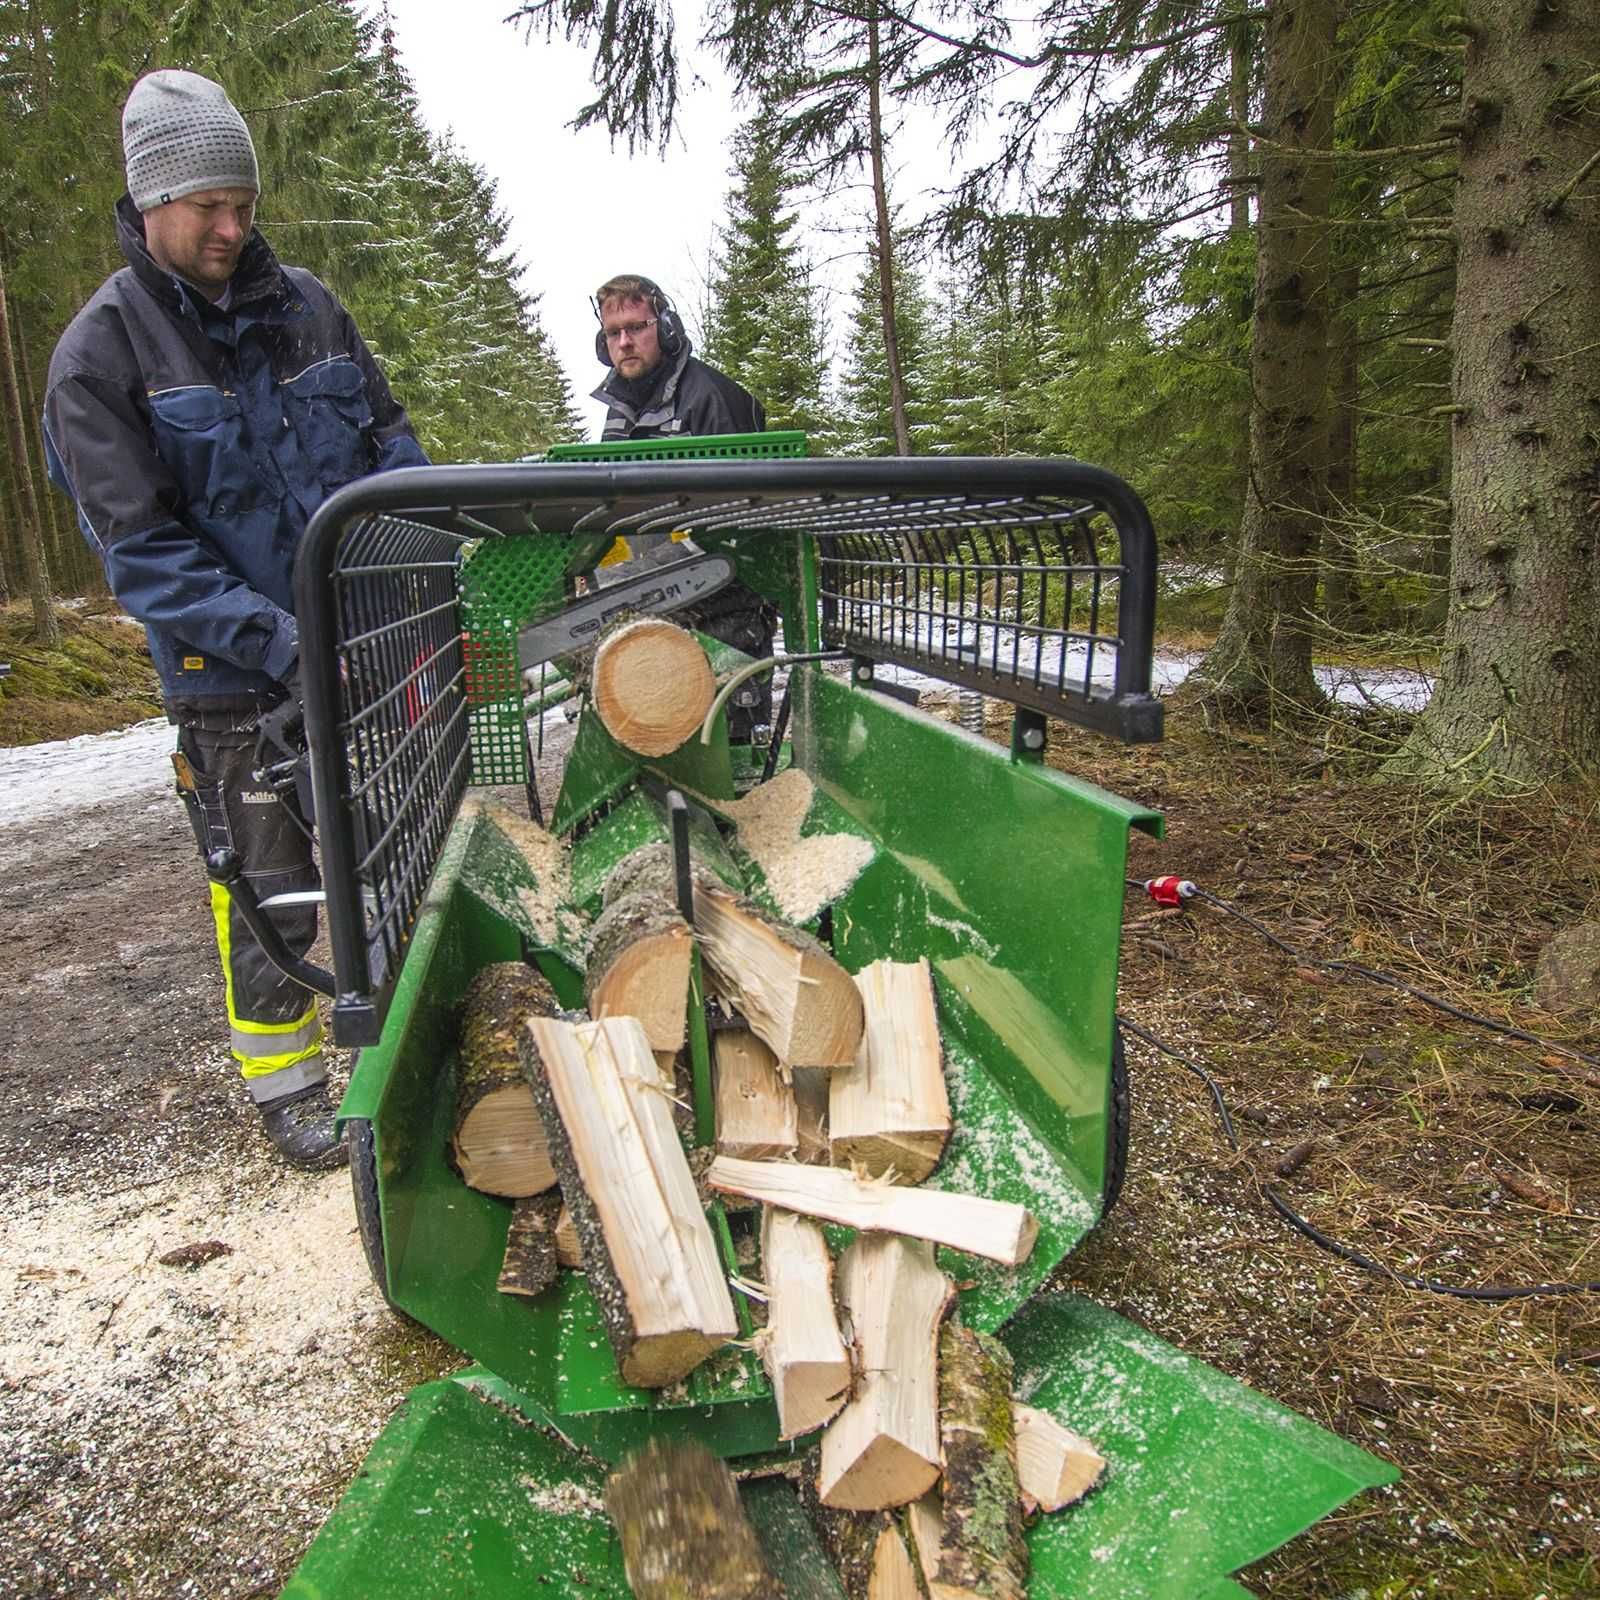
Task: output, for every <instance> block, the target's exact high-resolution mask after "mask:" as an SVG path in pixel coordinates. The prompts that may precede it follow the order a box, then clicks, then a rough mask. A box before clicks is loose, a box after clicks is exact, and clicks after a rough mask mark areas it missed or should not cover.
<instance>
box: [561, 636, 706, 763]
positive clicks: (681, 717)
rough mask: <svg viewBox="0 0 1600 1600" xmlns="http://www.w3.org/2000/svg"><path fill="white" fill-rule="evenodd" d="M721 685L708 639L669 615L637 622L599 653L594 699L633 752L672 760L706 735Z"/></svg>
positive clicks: (605, 639)
mask: <svg viewBox="0 0 1600 1600" xmlns="http://www.w3.org/2000/svg"><path fill="white" fill-rule="evenodd" d="M716 694H717V683H716V678H715V676H714V675H713V673H712V671H711V663H710V661H709V660H708V659H707V658H706V652H705V649H704V647H703V646H702V645H701V643H700V641H699V640H698V639H696V638H695V636H694V635H693V634H692V633H690V632H689V631H688V630H687V629H685V628H680V627H679V626H678V625H677V624H676V623H675V622H669V621H667V619H666V618H665V617H634V618H631V619H630V620H628V621H625V622H622V623H620V624H618V625H617V626H616V627H614V628H611V629H608V630H607V631H606V632H605V633H604V634H602V636H601V638H600V640H599V643H598V644H596V646H595V649H594V656H593V659H592V662H591V665H590V669H589V697H590V701H591V703H592V704H593V706H594V709H595V711H596V713H597V714H598V715H599V718H600V721H601V722H602V723H603V724H604V726H605V729H606V732H607V733H609V734H610V735H611V737H612V738H613V739H615V740H616V741H617V743H618V744H620V745H621V746H622V747H623V748H624V749H625V750H632V751H633V752H634V753H635V754H636V755H641V756H664V755H667V754H669V753H670V752H672V751H674V750H676V749H677V748H678V747H679V746H680V745H682V744H684V743H686V742H687V741H688V739H689V738H690V736H691V735H693V734H696V733H698V732H699V731H700V724H701V723H702V722H704V721H705V716H706V712H707V711H709V710H710V709H711V702H712V701H713V700H714V699H715V698H716Z"/></svg>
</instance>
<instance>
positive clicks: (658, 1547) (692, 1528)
mask: <svg viewBox="0 0 1600 1600" xmlns="http://www.w3.org/2000/svg"><path fill="white" fill-rule="evenodd" d="M606 1511H607V1513H608V1514H609V1515H610V1517H611V1520H612V1522H613V1523H614V1524H615V1526H616V1529H617V1534H618V1536H619V1538H620V1540H621V1543H622V1562H623V1570H624V1572H625V1573H626V1576H627V1580H628V1587H629V1588H630V1589H631V1590H632V1591H633V1594H634V1596H635V1597H636V1600H784V1596H785V1594H786V1590H785V1589H784V1586H783V1584H782V1582H781V1581H780V1580H779V1579H778V1577H777V1576H776V1574H775V1573H774V1572H773V1571H772V1569H771V1567H770V1566H769V1565H768V1563H767V1558H766V1555H765V1554H764V1553H763V1551H762V1548H761V1542H760V1540H759V1539H758V1538H757V1537H756V1531H755V1529H754V1528H753V1527H751V1525H750V1519H749V1518H748V1517H747V1516H746V1515H745V1510H744V1507H743V1506H742V1505H741V1504H740V1502H739V1490H738V1486H737V1485H736V1484H735V1483H734V1480H733V1474H732V1473H731V1472H730V1471H729V1470H728V1469H727V1467H726V1466H724V1465H723V1463H722V1462H720V1461H719V1460H717V1458H716V1457H715V1456H714V1455H712V1454H711V1452H710V1451H709V1450H707V1449H706V1447H705V1446H704V1445H701V1444H693V1443H671V1444H661V1443H657V1442H654V1441H652V1442H651V1443H650V1444H647V1445H646V1446H645V1447H644V1449H643V1450H642V1451H640V1452H639V1453H638V1454H637V1455H635V1456H633V1457H632V1458H631V1459H630V1460H629V1461H627V1462H626V1463H625V1464H624V1465H623V1466H622V1467H620V1468H618V1470H617V1471H615V1472H613V1473H612V1474H611V1476H610V1477H609V1478H607V1479H606Z"/></svg>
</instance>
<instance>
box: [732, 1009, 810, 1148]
mask: <svg viewBox="0 0 1600 1600" xmlns="http://www.w3.org/2000/svg"><path fill="white" fill-rule="evenodd" d="M711 1048H712V1053H713V1055H714V1056H715V1057H716V1066H717V1084H716V1088H717V1096H716V1098H717V1149H718V1150H719V1151H720V1152H721V1153H722V1154H723V1155H727V1156H743V1157H744V1158H745V1159H746V1160H749V1161H761V1160H764V1159H766V1158H767V1157H768V1156H792V1155H793V1154H794V1152H795V1148H796V1146H797V1145H798V1144H799V1141H800V1133H799V1111H798V1108H797V1107H796V1105H795V1098H794V1090H793V1089H791V1088H790V1087H789V1085H788V1084H786V1083H785V1082H784V1081H783V1076H782V1074H781V1073H780V1072H779V1070H778V1058H777V1057H776V1056H775V1055H773V1053H772V1052H771V1051H770V1050H769V1049H768V1048H767V1047H766V1045H765V1044H763V1043H762V1041H761V1040H760V1039H758V1038H757V1037H756V1036H755V1035H754V1034H753V1033H750V1032H747V1031H746V1030H745V1029H743V1028H724V1029H722V1030H720V1031H719V1032H718V1033H716V1034H714V1035H713V1036H712V1044H711Z"/></svg>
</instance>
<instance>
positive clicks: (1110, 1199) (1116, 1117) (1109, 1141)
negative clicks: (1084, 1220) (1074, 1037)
mask: <svg viewBox="0 0 1600 1600" xmlns="http://www.w3.org/2000/svg"><path fill="white" fill-rule="evenodd" d="M1107 1109H1108V1114H1107V1116H1106V1175H1105V1182H1104V1183H1103V1184H1102V1185H1101V1188H1100V1216H1101V1220H1102V1221H1103V1220H1104V1219H1105V1218H1106V1217H1108V1216H1110V1215H1111V1208H1112V1207H1113V1206H1114V1205H1115V1204H1116V1203H1117V1196H1118V1195H1120V1194H1121V1193H1122V1180H1123V1179H1124V1178H1125V1177H1127V1175H1128V1127H1129V1120H1130V1115H1131V1108H1130V1105H1129V1100H1128V1052H1127V1051H1126V1050H1125V1049H1123V1046H1122V1029H1121V1028H1119V1027H1116V1026H1115V1024H1113V1026H1112V1033H1111V1104H1110V1106H1109V1107H1108V1108H1107Z"/></svg>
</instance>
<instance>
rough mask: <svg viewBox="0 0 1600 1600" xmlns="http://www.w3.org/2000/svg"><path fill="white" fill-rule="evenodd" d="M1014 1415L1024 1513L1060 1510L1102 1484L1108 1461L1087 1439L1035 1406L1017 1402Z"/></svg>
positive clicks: (1019, 1480)
mask: <svg viewBox="0 0 1600 1600" xmlns="http://www.w3.org/2000/svg"><path fill="white" fill-rule="evenodd" d="M1011 1415H1012V1418H1013V1420H1014V1422H1015V1424H1016V1430H1017V1481H1018V1483H1019V1485H1020V1487H1021V1490H1022V1505H1023V1509H1024V1510H1025V1511H1028V1512H1030V1513H1031V1512H1033V1511H1059V1510H1060V1509H1061V1508H1062V1507H1063V1506H1070V1505H1071V1504H1072V1503H1073V1502H1074V1501H1076V1500H1081V1499H1082V1498H1083V1497H1084V1495H1086V1494H1087V1493H1088V1492H1089V1491H1090V1490H1091V1489H1092V1488H1094V1486H1095V1485H1096V1484H1097V1483H1098V1482H1099V1481H1100V1479H1101V1477H1102V1476H1103V1475H1104V1473H1105V1470H1106V1458H1105V1457H1104V1456H1103V1455H1101V1454H1100V1452H1099V1451H1098V1450H1096V1449H1095V1447H1094V1446H1093V1445H1092V1444H1090V1443H1089V1441H1088V1440H1087V1439H1084V1438H1080V1437H1079V1435H1077V1434H1075V1433H1074V1432H1073V1431H1072V1430H1071V1429H1070V1428H1064V1427H1063V1426H1062V1425H1061V1424H1060V1423H1059V1422H1057V1421H1056V1419H1055V1418H1054V1417H1052V1416H1051V1415H1050V1414H1049V1412H1047V1411H1039V1410H1037V1409H1036V1408H1035V1407H1033V1406H1025V1405H1021V1404H1018V1403H1014V1404H1013V1405H1012V1407H1011Z"/></svg>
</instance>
